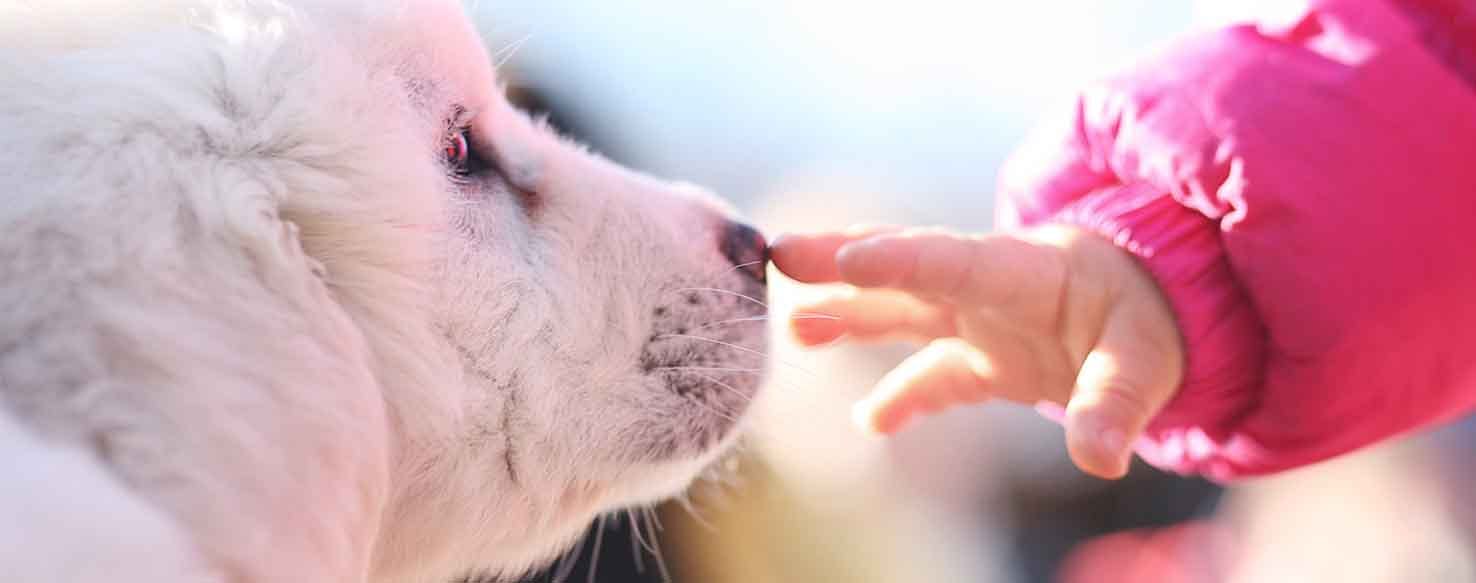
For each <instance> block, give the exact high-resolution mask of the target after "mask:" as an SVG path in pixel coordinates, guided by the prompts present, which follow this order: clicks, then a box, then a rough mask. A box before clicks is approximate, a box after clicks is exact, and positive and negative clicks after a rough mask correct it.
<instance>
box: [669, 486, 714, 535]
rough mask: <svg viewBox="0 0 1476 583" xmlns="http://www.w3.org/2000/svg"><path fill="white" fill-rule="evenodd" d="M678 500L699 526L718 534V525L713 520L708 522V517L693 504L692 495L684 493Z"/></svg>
mask: <svg viewBox="0 0 1476 583" xmlns="http://www.w3.org/2000/svg"><path fill="white" fill-rule="evenodd" d="M676 500H677V503H678V504H681V505H682V508H683V509H685V510H686V511H687V515H688V516H691V517H692V522H696V523H697V525H698V526H701V527H702V528H705V529H707V532H710V533H713V534H717V532H718V529H717V527H716V526H713V524H712V523H711V522H708V520H707V517H705V516H702V513H701V512H698V511H697V507H696V506H695V505H693V504H692V497H691V495H689V494H683V495H682V496H681V497H680V498H677V499H676Z"/></svg>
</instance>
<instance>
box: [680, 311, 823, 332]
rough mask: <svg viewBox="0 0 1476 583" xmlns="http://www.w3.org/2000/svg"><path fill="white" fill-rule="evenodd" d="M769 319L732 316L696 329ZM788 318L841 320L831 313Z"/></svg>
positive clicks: (765, 317) (796, 315) (790, 317)
mask: <svg viewBox="0 0 1476 583" xmlns="http://www.w3.org/2000/svg"><path fill="white" fill-rule="evenodd" d="M769 319H771V316H752V317H749V318H733V319H732V320H719V321H717V322H709V323H706V324H703V325H701V326H698V327H697V328H696V329H697V330H705V329H707V328H712V327H715V326H724V325H727V324H742V323H744V322H764V321H767V320H769ZM789 319H790V320H832V321H836V322H839V321H840V320H841V318H840V317H839V316H831V315H828V314H792V315H790V316H789Z"/></svg>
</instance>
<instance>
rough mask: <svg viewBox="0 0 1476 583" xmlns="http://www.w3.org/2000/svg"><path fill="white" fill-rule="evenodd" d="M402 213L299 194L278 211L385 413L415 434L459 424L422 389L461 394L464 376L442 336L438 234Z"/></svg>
mask: <svg viewBox="0 0 1476 583" xmlns="http://www.w3.org/2000/svg"><path fill="white" fill-rule="evenodd" d="M391 190H393V189H391ZM403 205H404V203H403V201H398V200H394V199H389V200H384V199H375V198H373V197H365V196H354V195H353V194H351V193H338V194H335V195H332V196H325V195H322V194H321V193H311V194H302V193H297V194H295V195H294V196H292V197H290V198H289V199H288V201H286V202H285V203H284V204H283V205H282V207H281V208H282V210H281V221H282V224H283V229H284V232H285V233H288V234H290V236H291V237H293V238H294V239H295V244H296V246H297V247H296V248H297V249H300V250H301V253H302V257H301V265H302V266H303V269H305V270H307V272H308V273H311V274H313V276H314V277H315V278H316V279H317V280H318V281H319V282H320V283H321V285H322V286H323V289H324V293H325V294H327V296H328V297H329V298H331V299H332V301H333V302H334V303H335V306H336V308H337V309H340V310H342V311H343V313H344V314H346V315H347V316H348V317H349V318H350V319H351V320H352V321H353V322H354V324H355V326H356V327H357V328H358V330H359V331H360V333H361V334H362V335H363V337H364V339H365V342H366V343H367V346H368V348H369V350H370V353H371V354H372V355H373V358H374V366H375V371H374V372H375V375H376V377H377V378H378V379H379V382H380V384H381V385H382V386H383V387H384V389H383V390H384V392H385V400H386V403H387V404H388V405H389V412H390V414H391V415H392V416H394V417H395V418H396V422H397V423H398V424H400V425H402V426H414V425H416V424H419V423H437V422H443V421H444V420H447V419H453V418H456V417H457V416H458V415H459V414H458V413H457V410H458V407H459V403H458V402H457V401H456V400H455V399H453V398H450V397H448V396H446V395H443V394H441V393H438V392H437V391H434V390H426V389H427V388H429V387H448V386H459V383H460V378H459V376H460V374H461V373H462V367H461V364H460V360H459V358H458V356H457V355H456V354H455V353H454V352H453V351H451V350H450V349H449V347H448V346H447V345H446V343H445V342H444V338H443V337H442V335H441V332H440V328H439V327H438V326H439V324H438V323H439V313H438V310H437V300H438V299H439V296H438V295H437V294H438V293H439V291H440V290H438V289H437V288H436V287H435V283H434V282H435V281H436V278H437V274H436V271H437V269H438V268H439V265H438V264H437V263H436V259H437V257H436V249H437V242H438V241H439V240H438V239H437V238H436V237H437V236H438V234H437V233H436V232H435V231H434V230H427V229H425V228H424V227H423V225H424V224H425V223H426V222H428V220H427V219H425V215H427V214H428V213H426V212H425V211H423V210H421V209H419V208H415V209H412V210H407V209H406V208H405V207H404V206H403ZM407 217H409V218H408V219H407ZM405 430H406V431H415V430H417V428H415V427H405Z"/></svg>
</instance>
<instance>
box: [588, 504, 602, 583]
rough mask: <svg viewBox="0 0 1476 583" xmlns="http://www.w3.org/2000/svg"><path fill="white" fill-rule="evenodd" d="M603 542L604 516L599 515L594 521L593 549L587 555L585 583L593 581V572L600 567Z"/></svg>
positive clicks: (593, 582) (592, 582)
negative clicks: (597, 520) (587, 563)
mask: <svg viewBox="0 0 1476 583" xmlns="http://www.w3.org/2000/svg"><path fill="white" fill-rule="evenodd" d="M604 542H605V517H604V516H601V517H600V520H599V522H597V523H595V542H594V551H593V552H592V553H590V555H589V576H588V577H586V578H585V583H595V573H598V572H599V568H600V545H602V544H604Z"/></svg>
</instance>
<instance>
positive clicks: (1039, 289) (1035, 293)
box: [836, 231, 1066, 305]
mask: <svg viewBox="0 0 1476 583" xmlns="http://www.w3.org/2000/svg"><path fill="white" fill-rule="evenodd" d="M1065 265H1066V261H1065V257H1064V253H1063V252H1062V251H1061V250H1060V249H1059V248H1056V247H1051V246H1047V245H1042V244H1037V243H1033V242H1029V241H1024V240H1021V239H1017V238H1014V237H1008V236H984V237H967V236H963V235H957V234H951V233H945V232H940V231H923V232H906V233H897V234H889V235H880V236H876V237H872V238H869V239H865V240H862V241H858V242H855V243H850V244H847V245H844V246H843V247H842V248H841V249H840V250H839V251H838V252H837V255H836V269H837V271H838V275H839V276H840V278H841V280H842V281H844V282H846V283H850V284H852V285H855V286H858V287H866V288H892V289H898V290H902V291H906V292H908V293H912V294H914V295H917V296H920V297H923V298H927V299H938V300H942V301H950V302H959V303H970V304H976V305H987V304H1000V303H1005V302H1009V301H1012V300H1014V299H1017V298H1025V299H1038V300H1040V301H1044V302H1052V303H1054V302H1056V301H1057V298H1058V296H1059V292H1060V290H1061V287H1062V285H1064V282H1065V277H1066V267H1065Z"/></svg>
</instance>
